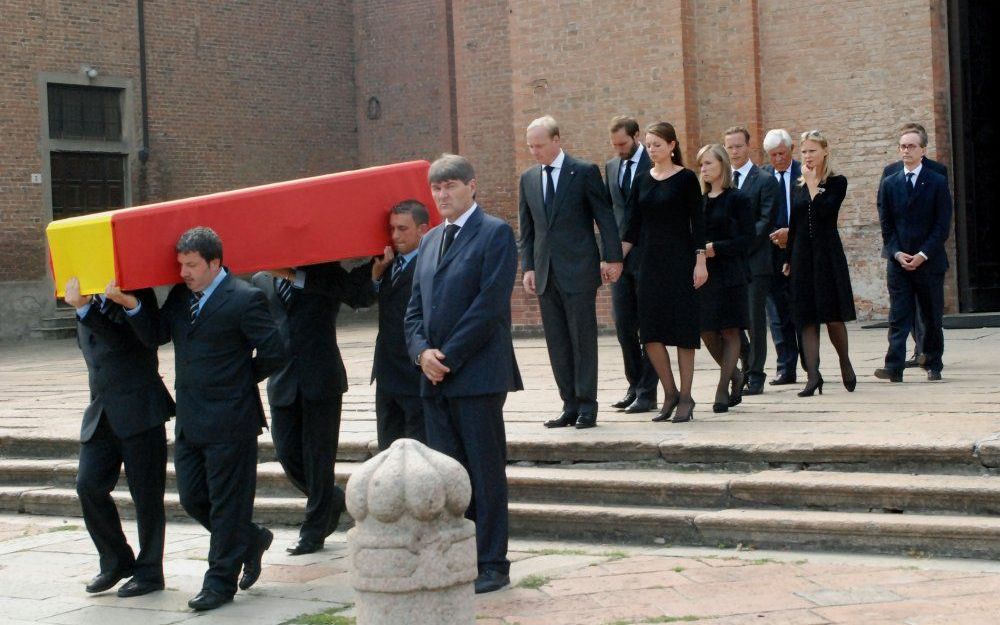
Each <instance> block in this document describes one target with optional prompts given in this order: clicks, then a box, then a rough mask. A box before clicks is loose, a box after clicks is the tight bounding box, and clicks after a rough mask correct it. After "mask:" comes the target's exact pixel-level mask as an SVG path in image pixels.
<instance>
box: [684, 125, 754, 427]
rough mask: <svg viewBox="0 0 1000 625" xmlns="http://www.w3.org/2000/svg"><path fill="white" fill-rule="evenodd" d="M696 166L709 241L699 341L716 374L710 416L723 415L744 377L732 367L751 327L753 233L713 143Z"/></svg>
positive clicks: (746, 206) (746, 205) (745, 204)
mask: <svg viewBox="0 0 1000 625" xmlns="http://www.w3.org/2000/svg"><path fill="white" fill-rule="evenodd" d="M696 162H697V163H698V167H699V172H700V174H701V175H700V180H701V190H702V193H703V194H704V195H703V198H704V206H705V209H704V210H705V238H706V239H708V243H706V244H705V256H706V258H707V259H708V260H707V261H706V265H707V268H708V282H706V283H705V286H703V287H702V288H701V291H699V294H698V296H699V297H700V298H701V301H700V302H699V304H700V310H701V340H702V342H703V343H704V344H705V347H707V348H708V351H709V353H710V354H712V358H714V359H715V362H717V363H719V369H720V371H719V384H718V386H716V388H715V402H714V403H713V404H712V411H713V412H726V411H727V410H729V408H730V406H735V405H736V404H738V403H739V402H740V399H741V397H740V393H741V392H742V390H743V374H742V373H740V372H739V371H737V370H736V363H737V361H738V360H739V358H740V330H741V329H745V328H747V327H748V326H749V325H750V311H749V310H748V308H747V302H748V299H747V283H748V282H749V281H750V266H749V265H748V264H747V247H748V246H749V244H750V241H751V240H752V239H753V237H754V232H755V230H754V222H753V211H752V209H751V207H750V199H749V198H748V197H747V196H745V195H743V194H742V193H740V191H739V190H738V189H735V188H734V187H733V174H732V167H731V166H730V164H729V155H728V154H727V153H726V149H725V148H724V147H722V146H721V145H719V144H717V143H716V144H712V145H706V146H705V147H703V148H702V149H700V150H698V157H697V159H696ZM730 382H731V383H732V387H733V390H732V393H731V394H730V392H729V385H730Z"/></svg>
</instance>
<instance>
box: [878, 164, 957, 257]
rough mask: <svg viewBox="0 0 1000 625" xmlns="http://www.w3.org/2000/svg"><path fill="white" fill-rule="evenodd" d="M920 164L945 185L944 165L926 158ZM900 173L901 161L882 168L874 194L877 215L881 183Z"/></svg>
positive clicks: (879, 206) (880, 200)
mask: <svg viewBox="0 0 1000 625" xmlns="http://www.w3.org/2000/svg"><path fill="white" fill-rule="evenodd" d="M920 164H921V165H923V166H924V168H926V169H930V170H931V171H933V172H935V173H938V174H941V175H942V176H944V179H945V183H947V181H948V168H947V167H945V166H944V165H942V164H941V163H939V162H937V161H935V160H933V159H929V158H927V157H926V156H924V157H923V158H921V159H920ZM900 171H903V161H894V162H892V163H889V164H888V165H886V166H885V167H883V168H882V177H881V178H879V179H878V191H877V192H876V194H875V207H876V208H877V209H878V214H879V215H881V214H882V183H883V182H885V179H886V178H888V177H889V176H891V175H893V174H895V173H897V172H900ZM884 256H885V253H884V250H883V257H884Z"/></svg>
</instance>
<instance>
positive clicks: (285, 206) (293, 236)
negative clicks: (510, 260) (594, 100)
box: [46, 161, 440, 297]
mask: <svg viewBox="0 0 1000 625" xmlns="http://www.w3.org/2000/svg"><path fill="white" fill-rule="evenodd" d="M428 167H429V164H428V163H427V161H413V162H408V163H399V164H396V165H385V166H382V167H371V168H368V169H361V170H357V171H349V172H341V173H337V174H329V175H325V176H316V177H314V178H303V179H301V180H291V181H288V182H278V183H274V184H268V185H263V186H259V187H250V188H247V189H239V190H236V191H226V192H223V193H214V194H212V195H203V196H198V197H192V198H187V199H183V200H173V201H170V202H161V203H159V204H149V205H147V206H139V207H135V208H124V209H121V210H116V211H110V212H106V213H96V214H93V215H85V216H82V217H72V218H69V219H61V220H59V221H54V222H52V223H50V224H49V226H48V228H47V229H46V235H47V236H48V241H49V257H50V262H51V264H52V275H53V277H54V279H55V284H56V294H57V295H58V296H60V297H61V296H62V295H63V294H64V293H63V291H64V289H65V286H66V281H67V280H68V279H69V278H70V277H72V276H77V277H78V278H79V279H80V285H81V290H82V292H83V293H85V294H91V293H101V292H103V291H104V287H105V286H107V284H108V282H109V281H111V280H112V279H114V280H115V281H116V282H117V283H118V284H119V285H120V286H121V287H122V288H123V289H126V290H132V289H140V288H143V287H150V286H158V285H162V284H172V283H175V282H179V281H180V277H179V275H178V265H177V254H176V253H175V252H174V245H175V244H176V243H177V239H178V238H179V237H180V235H181V234H182V233H183V232H184V231H185V230H188V229H189V228H193V227H194V226H209V227H210V228H212V229H213V230H215V231H216V232H218V233H219V236H220V237H221V238H222V243H223V250H224V257H223V262H224V264H225V265H226V266H227V267H229V269H230V270H231V271H233V272H235V273H249V272H252V271H258V270H261V269H269V268H277V267H295V266H302V265H310V264H313V263H320V262H326V261H332V260H342V259H345V258H354V257H358V256H371V255H378V254H381V253H382V250H383V249H384V248H385V246H386V245H388V244H389V234H388V233H389V230H388V223H389V218H388V214H389V209H390V208H392V206H393V205H394V204H397V203H398V202H401V201H403V200H407V199H415V200H419V201H420V202H422V203H423V204H424V205H426V206H427V208H428V210H429V211H430V214H431V225H434V224H436V223H438V222H439V221H440V217H439V216H438V213H437V210H436V208H435V207H434V201H433V198H432V197H431V194H430V187H429V185H428V184H427V169H428Z"/></svg>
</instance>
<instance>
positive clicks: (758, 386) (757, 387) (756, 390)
mask: <svg viewBox="0 0 1000 625" xmlns="http://www.w3.org/2000/svg"><path fill="white" fill-rule="evenodd" d="M763 392H764V380H750V381H748V382H747V388H746V390H745V391H743V394H744V395H760V394H762V393H763Z"/></svg>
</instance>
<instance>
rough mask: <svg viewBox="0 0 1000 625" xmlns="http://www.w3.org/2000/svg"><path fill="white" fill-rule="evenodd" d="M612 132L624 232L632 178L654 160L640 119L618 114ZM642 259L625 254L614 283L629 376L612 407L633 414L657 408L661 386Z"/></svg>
mask: <svg viewBox="0 0 1000 625" xmlns="http://www.w3.org/2000/svg"><path fill="white" fill-rule="evenodd" d="M610 132H611V147H613V148H614V150H615V157H614V158H612V159H610V160H609V161H608V162H607V163H605V165H604V182H605V184H606V185H607V188H608V194H609V195H610V197H611V206H612V209H613V210H614V213H615V224H616V225H617V226H618V231H619V232H622V233H623V232H624V228H625V224H626V223H627V221H628V205H627V203H626V202H627V200H628V194H629V192H630V191H631V189H632V180H633V179H634V177H635V175H636V174H637V173H639V172H642V171H649V168H650V167H652V166H653V162H652V161H651V160H649V154H647V153H646V148H645V147H643V145H642V141H640V140H639V122H637V121H636V120H635V119H633V118H631V117H624V116H622V117H615V118H614V119H612V120H611V128H610ZM638 263H639V254H629V256H628V257H626V258H625V263H624V267H623V269H622V274H621V277H619V278H618V281H617V282H615V283H614V284H612V285H611V305H612V308H613V310H614V313H615V330H616V332H617V334H618V344H619V345H620V346H621V348H622V359H623V360H624V361H625V379H626V380H628V390H627V391H626V392H625V397H623V398H622V399H621V400H620V401H618V402H616V403H614V404H612V407H613V408H618V409H624V411H625V412H627V413H629V414H632V413H637V412H648V411H650V410H654V409H655V408H656V387H657V386H659V378H657V377H656V370H655V369H653V365H652V364H650V362H649V358H647V357H646V351H645V349H643V346H642V343H641V342H640V341H639V308H638V300H637V297H636V279H637V276H638V273H639V267H638Z"/></svg>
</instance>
